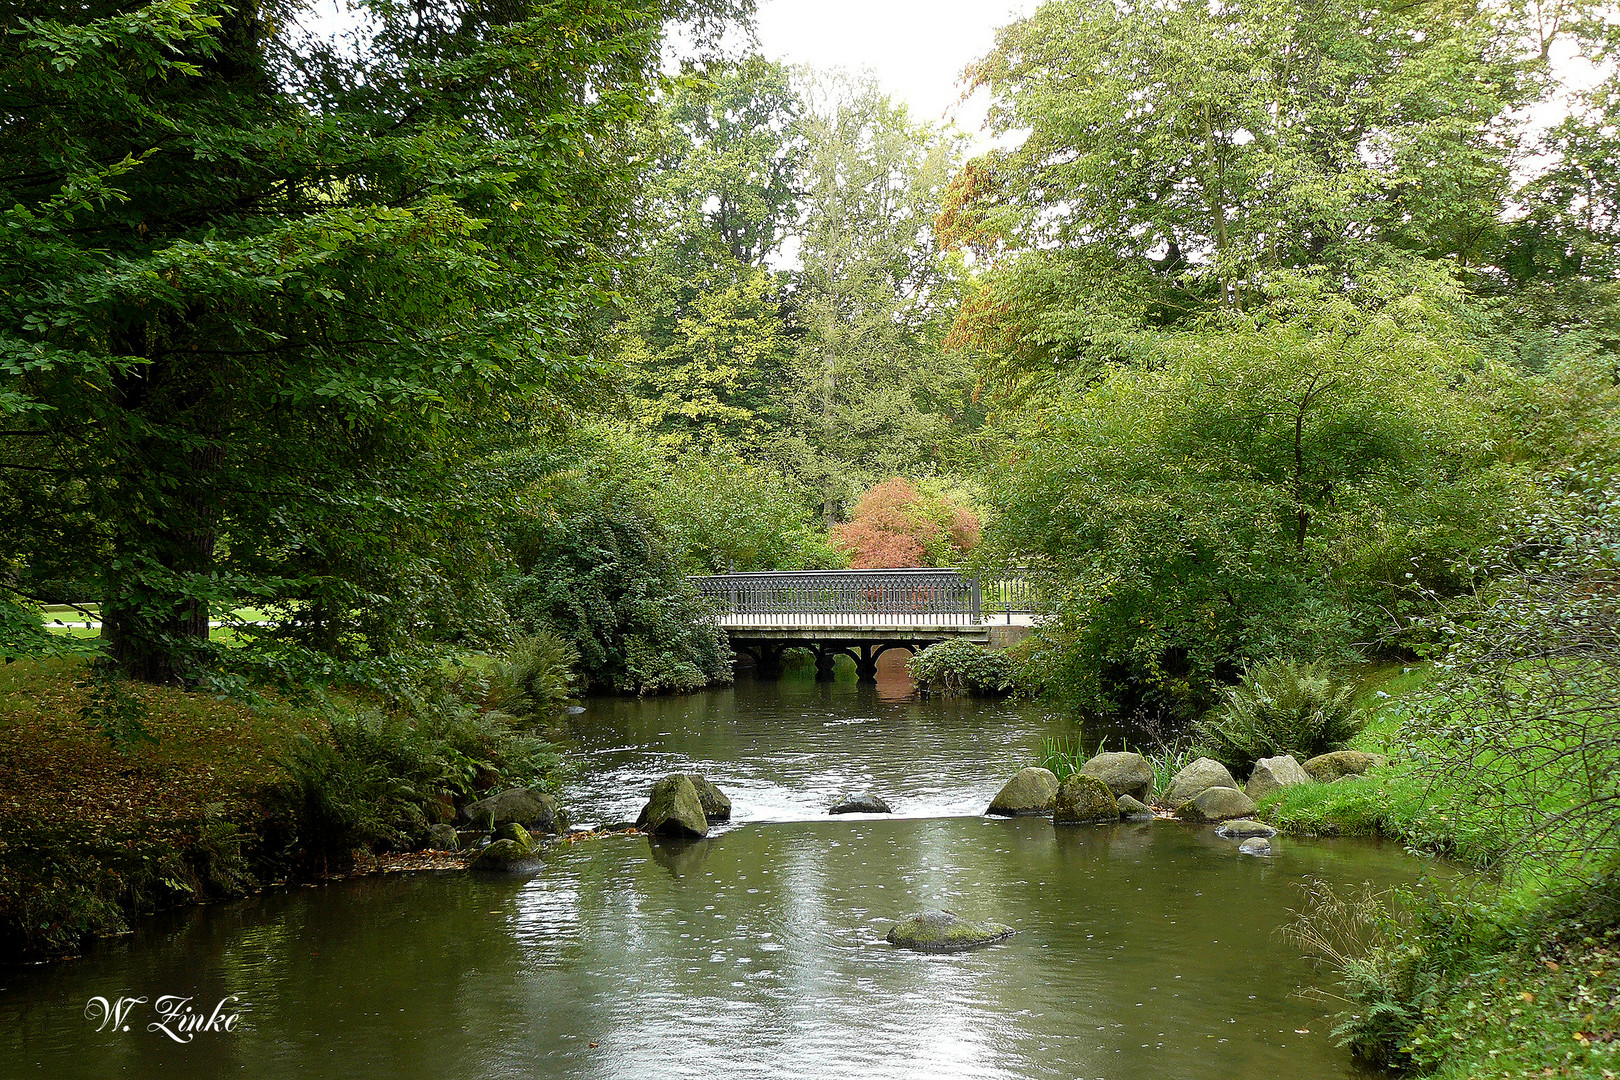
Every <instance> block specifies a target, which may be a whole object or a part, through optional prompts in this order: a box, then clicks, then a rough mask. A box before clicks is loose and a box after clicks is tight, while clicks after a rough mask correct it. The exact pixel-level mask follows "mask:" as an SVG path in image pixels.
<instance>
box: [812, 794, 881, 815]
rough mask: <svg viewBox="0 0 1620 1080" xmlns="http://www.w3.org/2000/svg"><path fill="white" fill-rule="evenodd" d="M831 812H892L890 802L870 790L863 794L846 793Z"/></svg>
mask: <svg viewBox="0 0 1620 1080" xmlns="http://www.w3.org/2000/svg"><path fill="white" fill-rule="evenodd" d="M827 813H829V814H892V813H894V811H893V810H891V809H889V804H888V803H886V802H884V801H883V800H882V799H880V798H878V797H877V796H876V795H873V794H872V793H871V792H870V791H868V792H866V793H864V794H861V795H845V796H844V797H843V798H842V799H840V800H838V804H837V805H836V806H834V807H833V808H832V809H831V810H828V811H827Z"/></svg>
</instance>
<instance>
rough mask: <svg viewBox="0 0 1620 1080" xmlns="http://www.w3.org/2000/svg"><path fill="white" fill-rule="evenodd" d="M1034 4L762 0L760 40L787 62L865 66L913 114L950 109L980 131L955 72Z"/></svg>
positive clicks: (1005, 0) (979, 104) (766, 51)
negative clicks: (964, 101)
mask: <svg viewBox="0 0 1620 1080" xmlns="http://www.w3.org/2000/svg"><path fill="white" fill-rule="evenodd" d="M1035 7H1036V3H1035V0H978V2H974V0H760V2H759V20H758V23H759V46H760V52H761V53H762V54H763V55H765V56H766V57H769V58H770V59H772V60H782V61H786V62H787V63H790V64H808V65H810V66H811V67H816V68H833V67H841V68H847V69H849V70H850V71H859V70H861V69H863V68H868V69H870V70H871V71H872V73H873V74H874V75H876V76H877V80H878V82H879V83H880V84H881V85H882V86H883V88H884V89H885V90H887V91H888V92H889V93H890V94H891V95H893V96H894V97H896V98H898V99H899V100H901V101H904V102H905V103H906V104H908V105H909V106H911V112H912V117H913V118H914V119H917V120H939V119H941V118H942V117H943V116H945V114H946V112H947V110H949V111H951V112H952V113H953V115H954V116H955V119H956V121H957V123H958V125H959V126H960V127H961V128H962V130H964V131H966V132H967V133H968V134H970V135H975V136H977V135H978V134H979V125H980V124H981V123H982V122H983V120H984V108H985V106H984V102H983V101H982V100H981V101H976V102H970V103H969V104H968V105H967V106H966V107H964V108H961V109H958V108H957V100H958V98H959V97H960V95H961V87H960V86H959V85H958V84H957V79H958V77H959V76H960V75H961V74H962V69H963V68H964V67H966V66H967V65H968V64H969V63H970V62H972V61H973V60H976V59H978V58H979V57H981V56H983V55H984V54H985V53H987V52H989V51H990V46H991V45H992V44H994V42H995V32H996V29H997V28H998V27H1000V26H1004V25H1006V24H1007V23H1009V22H1011V21H1012V20H1013V19H1014V18H1018V17H1021V16H1023V15H1028V14H1030V13H1031V12H1033V11H1034V10H1035ZM982 96H983V95H982V94H981V95H980V97H981V98H982Z"/></svg>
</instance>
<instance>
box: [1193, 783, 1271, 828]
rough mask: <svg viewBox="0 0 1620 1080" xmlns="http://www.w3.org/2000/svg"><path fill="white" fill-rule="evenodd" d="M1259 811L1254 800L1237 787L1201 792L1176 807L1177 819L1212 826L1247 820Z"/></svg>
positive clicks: (1208, 789)
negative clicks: (1218, 823) (1239, 819)
mask: <svg viewBox="0 0 1620 1080" xmlns="http://www.w3.org/2000/svg"><path fill="white" fill-rule="evenodd" d="M1256 809H1258V808H1257V807H1256V806H1255V805H1254V800H1253V799H1251V798H1249V797H1248V796H1247V795H1245V794H1243V792H1241V791H1239V790H1238V789H1237V788H1235V787H1212V788H1207V789H1206V790H1204V791H1200V792H1199V793H1198V795H1197V797H1196V798H1194V799H1192V800H1191V801H1190V802H1184V803H1182V804H1181V805H1180V806H1178V807H1176V817H1178V818H1180V819H1181V820H1182V821H1193V822H1200V823H1205V824H1212V823H1214V822H1217V821H1229V820H1231V819H1232V818H1246V817H1249V816H1251V815H1253V813H1254V812H1255V810H1256Z"/></svg>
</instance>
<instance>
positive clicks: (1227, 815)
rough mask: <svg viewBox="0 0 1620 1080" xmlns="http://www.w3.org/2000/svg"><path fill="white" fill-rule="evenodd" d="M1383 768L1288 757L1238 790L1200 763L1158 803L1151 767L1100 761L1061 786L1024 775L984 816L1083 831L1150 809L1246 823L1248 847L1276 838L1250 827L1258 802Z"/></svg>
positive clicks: (1115, 756) (1347, 757)
mask: <svg viewBox="0 0 1620 1080" xmlns="http://www.w3.org/2000/svg"><path fill="white" fill-rule="evenodd" d="M1386 762H1387V759H1386V758H1384V757H1383V756H1382V755H1379V754H1368V753H1363V752H1362V751H1359V750H1337V751H1334V752H1333V753H1330V754H1322V755H1319V756H1317V757H1314V758H1311V759H1310V760H1309V761H1307V762H1305V763H1304V764H1303V765H1302V764H1301V763H1300V762H1299V761H1297V760H1295V759H1294V757H1293V756H1292V755H1289V754H1282V755H1279V756H1277V757H1270V758H1262V759H1261V760H1260V761H1258V762H1256V763H1255V766H1254V769H1253V771H1252V772H1251V773H1250V776H1249V780H1248V783H1247V784H1246V785H1243V786H1241V787H1240V786H1239V785H1238V782H1237V781H1236V780H1235V779H1233V777H1232V774H1231V772H1229V771H1228V770H1227V768H1226V766H1224V765H1222V764H1221V763H1220V762H1218V761H1215V760H1213V759H1211V758H1199V759H1197V760H1196V761H1193V762H1192V763H1191V764H1189V765H1187V766H1186V767H1185V768H1183V769H1182V770H1181V771H1180V772H1178V773H1176V775H1175V776H1174V777H1172V778H1171V780H1170V784H1169V786H1168V787H1166V788H1165V790H1164V791H1163V792H1162V793H1160V794H1158V795H1157V796H1155V795H1154V792H1153V782H1154V776H1153V767H1152V765H1150V764H1149V763H1148V761H1147V759H1146V758H1144V757H1143V756H1142V755H1141V754H1133V753H1129V752H1118V753H1108V754H1098V755H1097V756H1096V757H1094V758H1092V759H1091V760H1090V761H1087V762H1086V763H1085V764H1084V765H1082V766H1081V767H1080V768H1079V769H1078V770H1077V771H1075V772H1073V773H1071V774H1069V775H1068V776H1066V777H1064V778H1063V779H1062V780H1061V781H1060V780H1059V779H1058V778H1057V776H1056V775H1055V774H1054V773H1053V772H1052V771H1051V770H1049V769H1041V768H1029V769H1024V770H1023V771H1021V772H1020V773H1018V775H1017V776H1014V777H1013V778H1012V779H1011V780H1009V781H1008V782H1007V784H1006V786H1005V787H1003V788H1002V789H1001V791H1000V792H998V793H997V795H996V797H995V799H994V800H992V801H991V803H990V806H989V809H988V810H987V811H986V813H989V814H994V815H997V816H1002V817H1022V816H1026V815H1029V816H1033V815H1040V816H1042V817H1044V816H1047V815H1050V816H1051V818H1052V822H1053V823H1054V824H1057V825H1085V824H1093V823H1101V822H1109V821H1119V820H1121V819H1125V820H1133V819H1137V820H1139V819H1143V818H1147V817H1151V816H1152V813H1153V812H1152V811H1151V810H1150V809H1149V808H1148V804H1149V803H1152V804H1154V805H1157V806H1159V807H1161V808H1163V809H1165V810H1168V811H1170V812H1171V813H1172V814H1174V815H1175V816H1176V817H1177V818H1179V819H1180V820H1182V821H1190V822H1196V823H1200V824H1216V823H1219V822H1231V821H1243V822H1247V823H1248V824H1251V825H1254V826H1256V828H1257V829H1258V830H1265V831H1264V833H1263V834H1262V833H1261V832H1258V831H1256V832H1251V833H1248V834H1245V836H1244V837H1243V839H1244V840H1245V842H1247V841H1248V840H1257V841H1265V840H1267V838H1268V837H1270V836H1271V835H1272V834H1273V833H1275V831H1276V830H1274V829H1271V827H1270V826H1266V825H1260V824H1259V823H1258V822H1253V821H1252V820H1250V819H1251V818H1252V815H1253V814H1254V813H1255V812H1256V811H1257V810H1258V809H1259V806H1258V804H1257V801H1256V800H1259V799H1263V798H1265V797H1266V796H1268V795H1272V794H1274V793H1276V792H1278V791H1281V790H1282V789H1283V788H1286V787H1291V786H1293V785H1295V784H1309V783H1332V782H1333V781H1335V780H1339V779H1341V778H1342V777H1345V776H1359V775H1360V774H1362V773H1364V772H1366V771H1367V770H1368V769H1370V768H1373V767H1374V766H1377V765H1383V764H1385V763H1386ZM1234 835H1235V834H1234ZM1266 850H1268V851H1269V843H1268V844H1267V845H1266ZM1258 851H1259V845H1254V850H1252V851H1251V852H1250V853H1258Z"/></svg>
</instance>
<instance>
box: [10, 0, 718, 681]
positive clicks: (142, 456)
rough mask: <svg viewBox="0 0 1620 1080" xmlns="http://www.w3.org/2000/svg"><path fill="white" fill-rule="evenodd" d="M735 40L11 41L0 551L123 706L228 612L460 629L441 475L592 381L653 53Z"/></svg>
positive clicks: (457, 545)
mask: <svg viewBox="0 0 1620 1080" xmlns="http://www.w3.org/2000/svg"><path fill="white" fill-rule="evenodd" d="M740 10H741V7H740V5H738V6H733V5H730V4H728V3H724V2H718V0H717V2H714V3H708V2H699V3H692V4H685V3H663V2H659V0H647V2H644V3H635V4H631V5H624V4H603V3H598V2H596V0H563V2H560V3H555V4H544V5H541V4H530V3H524V2H512V3H505V4H497V5H494V6H490V5H467V4H450V5H439V6H437V7H433V8H432V9H424V8H422V7H420V5H410V4H403V3H395V2H393V0H372V2H369V3H367V4H366V5H365V6H364V8H363V9H362V17H363V26H362V28H361V30H360V32H359V33H358V35H357V38H356V41H357V42H358V43H359V44H358V45H354V43H351V42H343V41H321V40H318V39H313V38H305V39H301V38H298V37H296V36H295V35H294V31H292V30H291V29H289V28H290V27H294V26H296V22H295V21H293V20H290V19H284V18H281V17H280V16H281V14H282V13H281V12H279V11H277V10H273V9H270V8H253V7H249V8H228V7H225V6H223V5H215V4H211V3H207V2H204V0H153V2H151V3H148V4H145V5H142V6H139V7H136V8H133V9H131V8H129V7H128V6H127V5H114V4H110V3H92V4H90V5H81V6H77V7H72V8H66V7H60V6H55V5H49V4H36V5H32V6H27V5H25V6H24V7H23V8H22V9H18V10H16V11H15V12H14V14H15V15H16V16H17V19H16V22H15V23H14V24H13V28H12V30H11V32H9V33H7V34H5V35H4V36H3V37H0V73H3V76H0V87H3V88H4V89H3V90H0V133H3V135H4V138H3V139H0V203H3V205H4V206H6V207H7V209H6V210H5V211H4V212H3V220H4V223H5V233H4V239H3V240H0V244H4V251H3V253H0V410H3V414H4V417H5V420H6V423H5V431H4V433H3V434H0V473H3V474H4V475H5V476H6V477H7V480H8V485H11V486H14V489H15V488H20V489H21V490H22V492H23V494H22V497H20V498H17V499H15V501H13V502H12V503H11V504H10V506H9V507H8V509H10V510H12V511H13V512H15V513H16V517H15V518H13V519H11V520H8V523H7V527H6V529H5V530H4V532H5V534H6V535H8V536H15V537H20V540H19V541H18V542H16V549H17V550H16V551H15V552H9V551H8V552H7V554H8V555H11V554H19V553H20V555H21V556H22V558H24V559H25V560H26V561H27V564H28V570H29V574H28V575H27V576H28V578H29V579H34V578H40V577H52V576H57V577H63V576H74V575H75V574H79V575H82V572H83V570H84V568H86V567H95V568H96V576H97V578H98V579H99V582H98V583H99V596H97V597H96V599H98V600H100V602H101V604H102V618H103V624H104V637H105V639H106V644H107V648H108V651H109V653H110V655H111V656H112V658H113V659H114V660H115V661H116V662H117V663H118V664H119V666H120V667H121V668H122V669H123V670H124V671H125V672H127V673H128V674H130V675H132V676H134V677H137V678H141V679H147V680H153V681H164V680H170V679H176V678H187V679H192V678H198V677H201V676H202V675H203V674H204V673H205V672H206V671H208V670H209V669H210V668H211V667H212V666H214V665H216V664H217V663H218V662H219V660H220V657H219V656H218V655H216V654H213V653H211V652H210V650H209V649H208V648H207V644H206V639H207V635H208V624H209V620H210V616H211V614H217V613H220V611H221V609H222V608H228V607H229V606H231V605H233V604H235V603H239V602H241V601H242V600H244V599H248V598H251V599H253V600H255V601H256V602H258V603H259V604H260V605H261V606H270V607H272V608H275V609H278V610H279V611H280V613H281V614H282V615H283V616H284V617H285V618H284V620H283V625H282V626H281V627H280V628H279V629H278V630H276V631H274V632H273V633H270V634H267V635H265V636H266V637H267V638H273V639H276V640H277V641H279V642H280V643H281V645H280V646H279V647H281V648H282V649H283V651H284V652H285V650H286V649H292V650H293V652H294V653H296V652H297V650H299V649H310V648H313V649H314V650H316V652H317V653H318V654H323V655H326V656H332V655H337V656H345V655H347V656H357V655H358V656H364V655H379V654H384V653H387V652H390V651H394V650H397V649H399V648H401V647H403V646H405V645H406V644H408V643H409V642H411V641H413V640H416V639H420V638H423V637H428V638H432V637H434V636H443V635H447V634H450V633H453V632H457V631H460V630H463V629H464V628H465V625H466V620H467V617H468V616H470V615H472V614H475V613H476V612H475V611H474V610H473V608H475V607H476V604H475V605H473V606H472V607H469V605H468V604H466V603H464V602H463V599H462V598H463V597H466V596H469V595H470V596H473V597H475V598H476V597H478V596H479V595H481V592H482V591H481V590H480V589H478V588H477V587H476V574H477V571H478V568H479V567H481V566H482V564H483V563H484V562H485V561H487V557H488V550H487V545H484V544H482V543H481V542H480V541H479V540H478V538H477V534H476V530H475V529H473V528H471V519H473V518H474V516H475V514H476V513H477V512H478V511H479V509H480V507H479V505H478V502H477V500H476V499H475V498H474V497H473V496H472V495H470V494H469V491H470V484H469V475H468V473H467V468H466V463H467V461H468V458H469V456H470V454H471V453H472V451H473V450H474V448H476V447H482V446H486V445H487V444H488V443H489V442H490V441H491V440H492V439H499V438H500V437H502V435H503V434H506V433H516V432H521V431H524V430H529V429H533V428H535V427H540V428H544V427H548V426H554V425H556V424H557V423H559V422H561V421H562V420H564V419H565V418H566V416H567V414H568V412H569V410H570V409H571V408H572V406H573V403H575V402H577V401H579V400H581V398H582V396H583V395H584V394H585V393H586V392H588V391H590V390H591V389H593V388H594V387H596V386H597V385H598V384H599V382H600V370H599V368H598V366H597V362H596V361H595V360H594V359H593V358H592V356H591V354H590V351H589V347H588V338H589V336H590V335H588V334H587V333H586V330H587V329H588V328H590V327H591V326H592V324H593V322H594V321H598V320H599V319H600V318H601V313H603V312H604V311H605V299H606V297H605V289H606V288H607V287H608V286H609V285H610V284H611V283H612V279H613V277H614V274H615V272H616V270H615V268H616V263H615V259H616V258H617V256H618V254H619V251H620V249H621V247H622V238H623V237H624V236H625V235H627V233H628V231H629V230H628V223H629V220H630V216H631V212H632V210H633V205H632V200H633V195H634V192H635V190H636V185H637V181H638V177H639V168H640V166H639V164H638V162H637V161H636V160H635V158H634V155H632V154H631V153H629V152H628V151H629V145H628V142H627V140H628V133H629V132H630V131H631V130H632V129H633V128H634V127H635V126H636V124H637V123H638V118H639V117H640V116H642V115H643V113H644V111H645V109H646V106H647V102H648V100H649V97H650V90H649V88H650V86H651V83H652V81H653V79H654V78H655V77H656V71H657V65H658V60H659V46H660V42H661V40H662V34H663V25H664V22H665V21H666V20H667V19H671V18H679V17H691V18H694V19H696V20H698V22H699V23H702V24H705V25H712V24H713V23H714V22H715V21H716V20H719V19H721V18H723V17H725V16H727V15H729V14H734V13H736V12H738V11H740ZM351 45H354V47H351ZM19 507H21V508H22V509H21V510H20V512H19V511H18V508H19ZM469 585H471V586H473V587H469ZM287 655H291V654H287Z"/></svg>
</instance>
